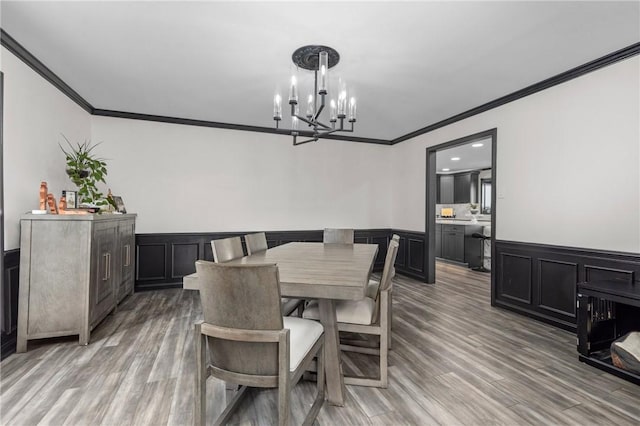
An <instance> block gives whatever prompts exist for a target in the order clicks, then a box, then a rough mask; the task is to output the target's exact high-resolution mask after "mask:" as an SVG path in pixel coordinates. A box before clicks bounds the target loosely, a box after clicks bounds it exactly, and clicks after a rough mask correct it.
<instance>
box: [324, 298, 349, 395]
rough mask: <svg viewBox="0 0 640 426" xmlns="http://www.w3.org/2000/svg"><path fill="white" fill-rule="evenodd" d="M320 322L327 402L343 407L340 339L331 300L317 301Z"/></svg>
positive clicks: (334, 308)
mask: <svg viewBox="0 0 640 426" xmlns="http://www.w3.org/2000/svg"><path fill="white" fill-rule="evenodd" d="M318 307H319V311H320V312H319V313H320V322H322V325H323V326H324V363H325V364H324V365H325V373H326V374H325V376H326V380H327V401H329V404H331V405H337V406H339V407H342V406H344V393H345V389H344V375H343V374H342V363H341V361H340V339H339V335H338V323H337V321H336V305H335V302H334V301H333V300H330V299H319V300H318Z"/></svg>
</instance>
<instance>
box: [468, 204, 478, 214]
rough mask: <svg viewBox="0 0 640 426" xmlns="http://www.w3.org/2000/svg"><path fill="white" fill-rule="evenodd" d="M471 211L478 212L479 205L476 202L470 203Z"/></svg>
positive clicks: (472, 212)
mask: <svg viewBox="0 0 640 426" xmlns="http://www.w3.org/2000/svg"><path fill="white" fill-rule="evenodd" d="M469 213H471V214H478V205H477V204H476V203H469Z"/></svg>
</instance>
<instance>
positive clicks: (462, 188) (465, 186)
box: [453, 173, 471, 204]
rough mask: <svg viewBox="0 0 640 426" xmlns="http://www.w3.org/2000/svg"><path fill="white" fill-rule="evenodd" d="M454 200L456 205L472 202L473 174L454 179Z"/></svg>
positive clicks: (458, 176)
mask: <svg viewBox="0 0 640 426" xmlns="http://www.w3.org/2000/svg"><path fill="white" fill-rule="evenodd" d="M453 187H454V188H453V200H454V203H455V204H463V203H469V202H471V174H470V173H463V174H460V175H455V177H454V178H453Z"/></svg>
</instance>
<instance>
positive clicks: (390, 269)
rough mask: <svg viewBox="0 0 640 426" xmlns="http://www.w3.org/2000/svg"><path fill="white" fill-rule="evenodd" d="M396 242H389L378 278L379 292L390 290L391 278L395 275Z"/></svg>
mask: <svg viewBox="0 0 640 426" xmlns="http://www.w3.org/2000/svg"><path fill="white" fill-rule="evenodd" d="M398 246H399V244H398V241H396V240H393V239H392V240H391V241H390V242H389V248H388V249H387V257H386V258H385V260H384V269H383V270H382V277H381V278H380V287H379V288H380V290H381V291H382V290H388V289H389V288H391V283H392V280H393V277H394V276H395V275H396V268H395V267H394V265H395V263H396V257H397V256H398Z"/></svg>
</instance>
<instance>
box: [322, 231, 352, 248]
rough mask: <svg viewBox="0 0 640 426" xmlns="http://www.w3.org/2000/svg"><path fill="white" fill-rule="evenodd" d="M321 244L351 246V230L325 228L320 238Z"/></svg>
mask: <svg viewBox="0 0 640 426" xmlns="http://www.w3.org/2000/svg"><path fill="white" fill-rule="evenodd" d="M322 242H323V243H332V244H353V229H337V228H325V229H324V233H323V236H322Z"/></svg>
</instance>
